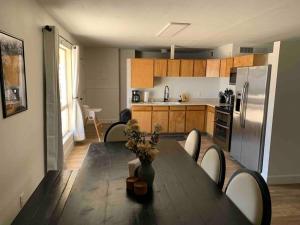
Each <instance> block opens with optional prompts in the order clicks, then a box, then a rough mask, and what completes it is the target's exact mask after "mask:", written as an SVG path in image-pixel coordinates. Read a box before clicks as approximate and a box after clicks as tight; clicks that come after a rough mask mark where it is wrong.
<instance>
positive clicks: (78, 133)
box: [72, 46, 85, 141]
mask: <svg viewBox="0 0 300 225" xmlns="http://www.w3.org/2000/svg"><path fill="white" fill-rule="evenodd" d="M79 66H80V58H79V46H73V48H72V71H73V76H72V78H73V84H72V89H73V90H72V94H73V110H72V112H73V135H74V141H83V140H84V139H85V133H84V125H83V117H82V110H81V107H80V104H79V101H78V99H79V98H78V86H79V74H80V68H79Z"/></svg>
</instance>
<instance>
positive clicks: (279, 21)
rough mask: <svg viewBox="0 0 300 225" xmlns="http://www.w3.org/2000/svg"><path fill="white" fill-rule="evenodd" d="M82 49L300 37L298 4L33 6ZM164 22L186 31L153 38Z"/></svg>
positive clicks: (70, 0)
mask: <svg viewBox="0 0 300 225" xmlns="http://www.w3.org/2000/svg"><path fill="white" fill-rule="evenodd" d="M38 1H39V2H40V3H41V4H42V6H43V7H44V8H45V9H46V10H47V11H48V12H49V13H50V14H51V15H52V16H54V17H55V18H56V19H57V20H58V22H59V23H60V24H61V25H63V26H64V27H65V28H66V29H67V30H68V31H69V32H70V33H72V34H73V35H74V36H75V37H76V38H77V39H78V40H79V42H81V44H83V45H85V46H115V47H135V48H163V47H168V46H170V45H171V44H176V45H179V46H183V47H185V48H214V47H217V46H221V45H223V44H227V43H236V44H247V45H248V46H251V45H257V44H263V43H268V42H272V41H277V40H283V39H288V38H294V37H298V36H299V37H300V1H299V0H247V1H244V0H186V1H184V0H150V1H149V0H38ZM169 22H188V23H191V25H190V26H189V27H187V28H186V29H185V30H183V31H182V32H181V33H179V34H178V35H176V36H175V37H172V38H162V37H157V36H156V34H157V33H158V32H159V31H160V30H161V29H162V28H163V27H164V26H165V25H166V24H167V23H169Z"/></svg>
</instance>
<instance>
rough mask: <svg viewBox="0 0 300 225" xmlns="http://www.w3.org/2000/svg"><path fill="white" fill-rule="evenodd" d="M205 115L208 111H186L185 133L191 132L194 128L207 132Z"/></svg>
mask: <svg viewBox="0 0 300 225" xmlns="http://www.w3.org/2000/svg"><path fill="white" fill-rule="evenodd" d="M205 113H206V111H204V110H201V111H186V125H185V132H190V131H191V130H193V129H194V128H196V129H198V130H200V131H201V132H204V131H205Z"/></svg>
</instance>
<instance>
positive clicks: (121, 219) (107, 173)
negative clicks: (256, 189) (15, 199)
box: [59, 140, 251, 225]
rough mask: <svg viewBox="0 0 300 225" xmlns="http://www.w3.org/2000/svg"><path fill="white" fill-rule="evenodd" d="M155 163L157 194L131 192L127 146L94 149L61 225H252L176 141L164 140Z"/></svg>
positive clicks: (85, 161) (72, 192) (95, 146)
mask: <svg viewBox="0 0 300 225" xmlns="http://www.w3.org/2000/svg"><path fill="white" fill-rule="evenodd" d="M158 148H159V150H160V153H159V155H158V156H157V158H156V159H155V161H154V162H153V167H154V169H155V179H154V187H153V194H152V195H150V196H148V197H147V198H144V199H141V200H137V199H135V198H133V197H132V196H130V195H128V194H127V192H126V177H128V165H127V162H128V161H130V160H132V159H134V158H135V155H134V154H132V153H131V152H129V151H128V150H127V149H126V148H125V147H124V143H98V144H92V145H91V146H90V149H89V151H88V154H87V156H86V158H85V160H84V163H83V165H82V168H81V170H80V171H79V174H78V176H77V178H76V180H75V182H74V185H73V188H72V190H71V193H70V195H69V198H68V200H67V202H66V205H65V208H64V210H63V212H62V215H61V217H60V220H59V225H96V224H109V225H112V224H114V225H117V224H120V225H121V224H122V225H127V224H128V225H139V224H140V225H155V224H161V225H179V224H180V225H181V224H187V225H192V224H197V225H204V224H205V225H208V224H211V225H212V224H213V225H222V224H224V225H226V224H228V225H229V224H230V225H250V224H251V223H250V222H249V221H248V220H247V218H246V217H245V216H244V215H243V214H242V213H241V212H240V211H239V210H238V209H237V207H235V205H234V204H233V203H232V202H231V201H230V200H229V198H227V197H226V195H225V194H224V193H222V191H221V190H219V189H218V188H217V185H216V184H215V183H214V182H213V181H212V180H211V179H210V178H209V177H208V176H207V174H206V173H205V172H204V171H203V170H202V169H201V168H200V167H199V166H198V165H197V164H196V163H195V162H194V161H193V159H192V158H191V157H190V156H189V155H188V154H187V153H186V152H185V151H184V150H183V148H182V147H181V146H180V145H179V144H178V143H177V142H176V141H171V140H170V141H169V140H162V141H161V142H160V143H159V146H158Z"/></svg>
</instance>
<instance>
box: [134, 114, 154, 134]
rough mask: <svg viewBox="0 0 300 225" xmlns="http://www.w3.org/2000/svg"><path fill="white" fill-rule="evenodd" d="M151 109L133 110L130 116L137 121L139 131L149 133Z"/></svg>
mask: <svg viewBox="0 0 300 225" xmlns="http://www.w3.org/2000/svg"><path fill="white" fill-rule="evenodd" d="M151 114H152V112H151V111H133V112H132V118H133V119H136V120H137V121H138V123H139V126H140V129H141V131H144V132H147V133H151Z"/></svg>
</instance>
